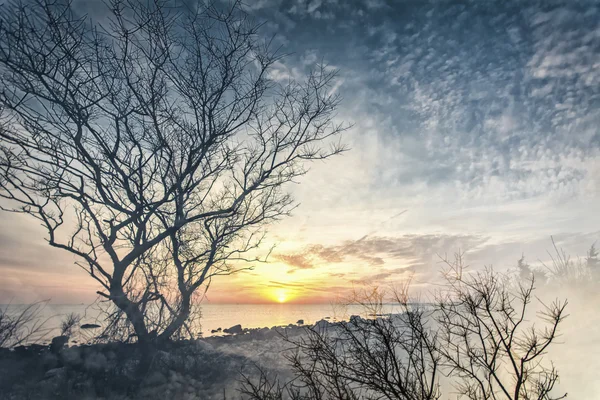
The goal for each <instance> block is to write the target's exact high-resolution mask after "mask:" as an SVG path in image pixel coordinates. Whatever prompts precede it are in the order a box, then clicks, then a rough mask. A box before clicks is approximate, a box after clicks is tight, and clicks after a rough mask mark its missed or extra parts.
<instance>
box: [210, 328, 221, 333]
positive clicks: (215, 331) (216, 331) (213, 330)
mask: <svg viewBox="0 0 600 400" xmlns="http://www.w3.org/2000/svg"><path fill="white" fill-rule="evenodd" d="M219 332H220V331H218V330H216V329H212V330H211V331H210V333H219Z"/></svg>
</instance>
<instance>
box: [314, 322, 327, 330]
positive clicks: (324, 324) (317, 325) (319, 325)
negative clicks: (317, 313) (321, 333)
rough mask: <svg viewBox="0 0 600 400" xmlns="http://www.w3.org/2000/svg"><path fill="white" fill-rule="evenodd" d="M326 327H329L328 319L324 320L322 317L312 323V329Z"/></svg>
mask: <svg viewBox="0 0 600 400" xmlns="http://www.w3.org/2000/svg"><path fill="white" fill-rule="evenodd" d="M328 327H329V321H327V320H324V319H322V320H320V321H317V323H316V324H315V325H314V329H319V330H322V329H327V328H328Z"/></svg>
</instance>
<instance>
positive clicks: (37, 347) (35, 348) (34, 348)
mask: <svg viewBox="0 0 600 400" xmlns="http://www.w3.org/2000/svg"><path fill="white" fill-rule="evenodd" d="M47 349H48V346H44V345H42V344H30V345H29V351H31V352H33V353H35V354H41V353H42V352H44V351H45V350H47Z"/></svg>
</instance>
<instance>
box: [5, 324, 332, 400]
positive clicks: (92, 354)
mask: <svg viewBox="0 0 600 400" xmlns="http://www.w3.org/2000/svg"><path fill="white" fill-rule="evenodd" d="M329 325H332V323H330V322H328V321H327V320H325V319H323V320H320V321H318V322H317V323H316V324H314V325H310V326H309V325H304V321H303V320H299V321H298V323H297V324H289V325H287V326H274V327H271V328H268V327H264V328H243V327H242V326H241V325H234V326H232V327H229V328H226V329H222V330H221V331H220V332H219V331H217V332H216V333H217V335H214V336H209V337H207V338H202V339H197V340H180V341H175V342H170V343H169V344H168V345H167V346H165V347H164V348H161V349H160V350H158V351H157V353H156V355H155V357H154V358H153V361H152V365H151V366H150V367H149V368H148V371H147V373H146V374H145V375H144V376H143V377H140V376H138V375H137V373H136V371H138V369H139V368H138V366H139V360H140V358H141V354H140V349H139V347H138V346H137V345H136V344H134V343H120V342H109V343H95V344H73V345H71V346H69V338H68V337H65V336H58V337H55V338H54V339H52V342H51V343H50V344H46V345H41V344H31V345H28V346H18V347H16V348H14V349H0V392H1V393H4V394H6V398H7V399H15V400H17V399H24V398H36V399H62V398H87V399H96V398H105V399H110V398H115V399H125V398H127V399H129V398H131V399H137V398H150V399H152V398H157V399H158V398H164V397H165V396H167V398H170V396H175V395H177V398H183V399H186V398H187V399H212V398H214V399H223V396H224V393H225V396H226V398H239V396H238V395H237V390H236V387H237V384H238V382H237V380H238V377H239V374H240V372H241V371H242V370H244V369H245V370H246V371H248V370H249V368H250V369H251V368H252V367H253V366H254V365H258V364H261V365H263V366H266V367H267V368H271V369H273V370H275V371H276V372H277V373H279V374H281V373H284V374H285V371H284V370H285V363H284V362H283V360H282V357H281V353H282V351H284V350H285V348H286V343H287V342H285V340H284V338H285V337H293V336H297V335H301V334H302V332H304V330H305V329H306V328H307V327H317V328H320V327H325V326H329ZM288 347H289V346H288ZM227 393H229V394H227ZM159 394H160V395H159ZM123 396H125V397H123ZM3 398H4V397H3Z"/></svg>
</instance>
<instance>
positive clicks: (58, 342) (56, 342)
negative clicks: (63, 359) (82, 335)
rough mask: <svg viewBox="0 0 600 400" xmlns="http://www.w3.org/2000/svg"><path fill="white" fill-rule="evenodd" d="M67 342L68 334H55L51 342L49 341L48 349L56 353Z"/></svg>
mask: <svg viewBox="0 0 600 400" xmlns="http://www.w3.org/2000/svg"><path fill="white" fill-rule="evenodd" d="M68 342H69V337H68V336H56V337H54V338H52V342H51V343H50V351H51V352H53V353H55V354H56V353H58V352H60V351H61V350H62V348H63V347H65V345H66V344H67V343H68Z"/></svg>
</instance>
